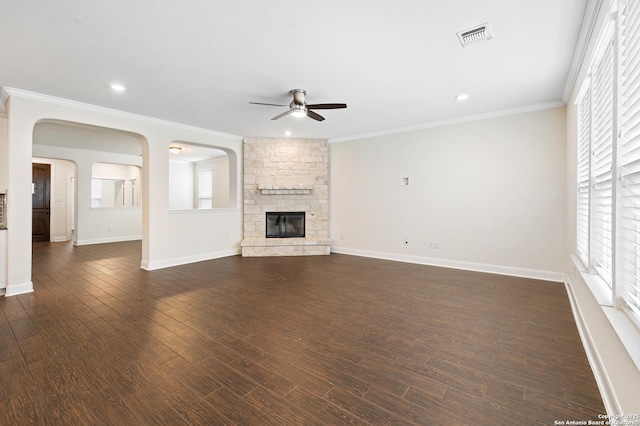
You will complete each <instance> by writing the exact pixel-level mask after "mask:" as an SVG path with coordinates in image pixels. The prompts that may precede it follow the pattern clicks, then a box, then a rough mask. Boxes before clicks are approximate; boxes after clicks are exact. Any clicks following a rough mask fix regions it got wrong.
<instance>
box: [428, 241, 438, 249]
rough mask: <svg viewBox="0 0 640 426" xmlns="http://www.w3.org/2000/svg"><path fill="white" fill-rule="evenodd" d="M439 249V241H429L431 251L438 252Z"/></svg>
mask: <svg viewBox="0 0 640 426" xmlns="http://www.w3.org/2000/svg"><path fill="white" fill-rule="evenodd" d="M439 248H440V247H439V246H438V242H437V241H429V249H431V250H438V249H439Z"/></svg>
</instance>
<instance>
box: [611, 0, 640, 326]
mask: <svg viewBox="0 0 640 426" xmlns="http://www.w3.org/2000/svg"><path fill="white" fill-rule="evenodd" d="M620 12H621V13H620V16H621V27H620V36H621V46H620V48H621V55H620V58H621V64H620V66H621V81H620V109H621V114H620V129H621V134H620V141H619V145H618V155H619V157H618V173H619V182H620V184H619V190H620V195H619V198H618V199H619V202H620V205H619V208H620V209H621V212H620V213H621V214H620V215H619V217H620V222H621V223H620V226H619V243H618V247H619V250H620V252H618V253H617V255H616V257H617V259H616V260H617V261H618V262H620V265H619V268H618V270H619V271H620V275H621V276H618V277H617V279H616V281H617V283H616V290H617V293H618V295H620V296H622V298H623V300H624V301H625V304H626V306H627V308H628V309H629V311H630V313H631V315H632V316H634V317H635V319H636V321H640V285H639V279H640V278H639V277H640V1H637V0H634V1H631V0H630V1H628V2H626V5H625V6H623V7H622V8H621V11H620Z"/></svg>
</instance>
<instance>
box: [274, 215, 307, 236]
mask: <svg viewBox="0 0 640 426" xmlns="http://www.w3.org/2000/svg"><path fill="white" fill-rule="evenodd" d="M296 237H302V238H304V212H267V238H296Z"/></svg>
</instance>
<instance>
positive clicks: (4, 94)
mask: <svg viewBox="0 0 640 426" xmlns="http://www.w3.org/2000/svg"><path fill="white" fill-rule="evenodd" d="M10 96H15V97H18V98H24V99H31V100H35V101H40V102H47V103H50V104H55V105H60V106H65V107H71V108H78V109H82V110H84V111H90V112H96V113H99V114H106V115H111V116H114V117H120V118H124V119H127V120H136V121H142V122H146V123H152V124H157V125H160V126H167V127H173V128H176V129H181V130H187V131H195V132H199V133H206V134H209V135H212V136H219V137H223V138H229V139H234V140H240V141H241V140H242V139H243V138H242V136H238V135H231V134H229V133H222V132H217V131H215V130H209V129H204V128H202V127H196V126H190V125H188V124H181V123H176V122H174V121H168V120H162V119H159V118H153V117H148V116H146V115H139V114H133V113H130V112H125V111H119V110H116V109H112V108H106V107H101V106H98V105H92V104H86V103H84V102H78V101H73V100H70V99H64V98H58V97H55V96H50V95H43V94H41V93H35V92H29V91H27V90H22V89H16V88H13V87H3V88H2V91H1V92H0V101H2V104H4V103H5V102H6V100H7V98H9V97H10Z"/></svg>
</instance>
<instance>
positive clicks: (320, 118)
mask: <svg viewBox="0 0 640 426" xmlns="http://www.w3.org/2000/svg"><path fill="white" fill-rule="evenodd" d="M308 108H309V106H308V105H307V117H309V118H313V119H314V120H316V121H323V120H324V117H323V116H321V115H320V114H318V113H317V112H313V111H311V110H310V109H308Z"/></svg>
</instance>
